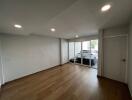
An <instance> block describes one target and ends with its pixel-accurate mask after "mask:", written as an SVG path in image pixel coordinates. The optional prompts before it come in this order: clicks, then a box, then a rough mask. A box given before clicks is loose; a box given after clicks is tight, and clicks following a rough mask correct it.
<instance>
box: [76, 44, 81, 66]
mask: <svg viewBox="0 0 132 100" xmlns="http://www.w3.org/2000/svg"><path fill="white" fill-rule="evenodd" d="M81 61H82V59H81V42H75V63H79V64H81Z"/></svg>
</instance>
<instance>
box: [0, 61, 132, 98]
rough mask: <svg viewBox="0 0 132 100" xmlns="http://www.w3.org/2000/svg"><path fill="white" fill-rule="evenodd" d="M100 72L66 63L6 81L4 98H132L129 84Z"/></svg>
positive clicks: (2, 95)
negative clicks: (109, 77)
mask: <svg viewBox="0 0 132 100" xmlns="http://www.w3.org/2000/svg"><path fill="white" fill-rule="evenodd" d="M96 74H97V71H96V69H90V68H88V67H83V66H79V65H73V64H65V65H63V66H58V67H55V68H51V69H49V70H46V71H42V72H40V73H36V74H34V75H30V76H28V77H24V78H22V79H19V80H16V81H13V82H10V83H8V84H6V85H5V86H3V87H2V93H1V97H0V100H131V99H130V94H129V91H128V88H127V86H126V85H124V84H122V83H119V82H115V81H112V80H109V79H104V78H97V76H96Z"/></svg>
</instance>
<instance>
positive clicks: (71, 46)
mask: <svg viewBox="0 0 132 100" xmlns="http://www.w3.org/2000/svg"><path fill="white" fill-rule="evenodd" d="M74 55H75V52H74V42H69V61H70V62H72V63H74Z"/></svg>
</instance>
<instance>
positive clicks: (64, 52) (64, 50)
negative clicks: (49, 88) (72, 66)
mask: <svg viewBox="0 0 132 100" xmlns="http://www.w3.org/2000/svg"><path fill="white" fill-rule="evenodd" d="M67 62H68V40H65V39H61V64H65V63H67Z"/></svg>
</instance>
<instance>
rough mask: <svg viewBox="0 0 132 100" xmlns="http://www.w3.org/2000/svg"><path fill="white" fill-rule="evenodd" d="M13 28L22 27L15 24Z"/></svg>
mask: <svg viewBox="0 0 132 100" xmlns="http://www.w3.org/2000/svg"><path fill="white" fill-rule="evenodd" d="M14 27H15V28H22V26H21V25H18V24H15V25H14Z"/></svg>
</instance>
